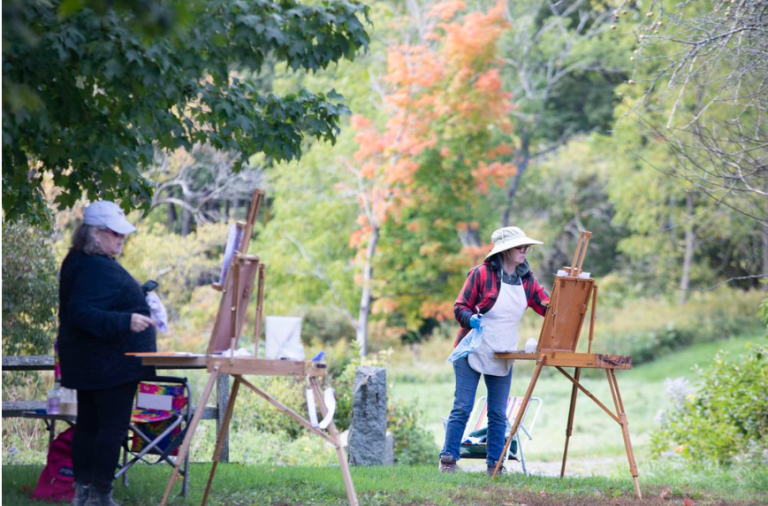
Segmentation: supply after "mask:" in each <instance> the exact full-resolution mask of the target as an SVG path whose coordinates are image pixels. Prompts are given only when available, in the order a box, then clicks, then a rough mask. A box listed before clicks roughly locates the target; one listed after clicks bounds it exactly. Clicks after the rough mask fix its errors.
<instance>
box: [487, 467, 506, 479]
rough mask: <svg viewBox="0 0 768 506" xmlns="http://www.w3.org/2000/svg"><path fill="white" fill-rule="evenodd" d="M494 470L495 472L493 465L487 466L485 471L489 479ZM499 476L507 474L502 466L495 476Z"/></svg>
mask: <svg viewBox="0 0 768 506" xmlns="http://www.w3.org/2000/svg"><path fill="white" fill-rule="evenodd" d="M495 470H496V466H495V465H493V466H488V469H487V470H486V472H487V473H488V477H489V478H491V477H492V476H493V471H495ZM501 474H507V469H506V468H505V467H504V466H501V467H500V468H499V472H498V473H497V474H496V476H499V475H501Z"/></svg>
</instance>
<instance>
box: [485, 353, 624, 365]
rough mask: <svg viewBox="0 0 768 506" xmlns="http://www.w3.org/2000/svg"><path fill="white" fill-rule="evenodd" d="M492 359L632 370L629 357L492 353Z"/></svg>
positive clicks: (598, 354)
mask: <svg viewBox="0 0 768 506" xmlns="http://www.w3.org/2000/svg"><path fill="white" fill-rule="evenodd" d="M493 356H494V358H507V359H509V358H511V359H515V360H538V361H541V362H543V363H544V365H549V366H561V367H584V368H587V369H632V357H631V356H629V355H610V354H605V353H572V352H569V351H547V352H546V353H515V352H513V353H504V352H499V353H494V355H493Z"/></svg>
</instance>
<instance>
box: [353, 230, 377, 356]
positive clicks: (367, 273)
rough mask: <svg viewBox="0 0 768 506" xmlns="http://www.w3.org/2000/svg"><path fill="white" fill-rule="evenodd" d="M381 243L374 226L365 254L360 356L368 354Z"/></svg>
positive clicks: (358, 338)
mask: <svg viewBox="0 0 768 506" xmlns="http://www.w3.org/2000/svg"><path fill="white" fill-rule="evenodd" d="M378 242H379V227H378V226H377V225H374V226H373V230H372V231H371V238H370V239H369V240H368V250H367V251H366V253H365V266H364V267H363V292H362V294H361V295H360V312H359V314H358V318H357V325H356V330H357V344H358V345H360V356H361V357H365V354H366V353H367V352H368V317H369V315H370V313H371V298H372V297H371V281H372V279H373V255H374V254H375V253H376V245H377V244H378Z"/></svg>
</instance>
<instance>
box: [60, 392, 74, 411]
mask: <svg viewBox="0 0 768 506" xmlns="http://www.w3.org/2000/svg"><path fill="white" fill-rule="evenodd" d="M59 409H60V411H61V414H62V415H70V416H77V390H71V389H69V388H62V389H61V404H60V408H59Z"/></svg>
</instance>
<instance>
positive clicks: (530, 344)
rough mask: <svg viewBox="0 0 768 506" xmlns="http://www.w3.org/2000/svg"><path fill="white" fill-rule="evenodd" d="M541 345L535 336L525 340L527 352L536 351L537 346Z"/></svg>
mask: <svg viewBox="0 0 768 506" xmlns="http://www.w3.org/2000/svg"><path fill="white" fill-rule="evenodd" d="M538 346H539V341H537V340H536V339H535V338H533V337H529V338H528V340H527V341H525V352H526V353H536V348H537V347H538Z"/></svg>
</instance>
